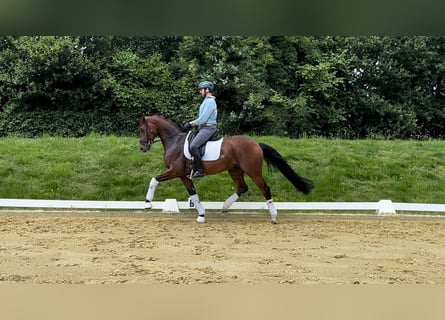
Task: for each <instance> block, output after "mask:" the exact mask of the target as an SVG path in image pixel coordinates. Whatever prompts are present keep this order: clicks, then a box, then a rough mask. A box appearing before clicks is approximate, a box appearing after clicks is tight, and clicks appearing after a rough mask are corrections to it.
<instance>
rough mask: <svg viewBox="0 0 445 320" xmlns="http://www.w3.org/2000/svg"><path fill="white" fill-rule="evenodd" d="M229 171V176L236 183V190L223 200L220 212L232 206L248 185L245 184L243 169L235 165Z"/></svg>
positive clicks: (224, 211)
mask: <svg viewBox="0 0 445 320" xmlns="http://www.w3.org/2000/svg"><path fill="white" fill-rule="evenodd" d="M228 171H229V174H230V176H231V177H232V180H233V182H234V183H235V185H236V192H235V193H233V194H232V195H231V196H230V197H228V198H227V199H226V201H224V204H223V207H222V212H223V213H226V212H227V211H228V210H229V208H230V207H231V206H232V204H233V203H234V202H235V201H236V200H238V199H239V197H241V195H243V194H244V193H246V192H247V191H248V190H249V187H248V186H247V184H246V181H245V180H244V171H243V170H242V169H241V168H239V167H235V168H232V169H230V170H228Z"/></svg>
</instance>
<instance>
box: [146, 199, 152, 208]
mask: <svg viewBox="0 0 445 320" xmlns="http://www.w3.org/2000/svg"><path fill="white" fill-rule="evenodd" d="M151 207H152V205H151V201H148V200H145V207H144V208H145V209H151Z"/></svg>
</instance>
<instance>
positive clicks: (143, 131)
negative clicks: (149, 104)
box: [139, 115, 157, 152]
mask: <svg viewBox="0 0 445 320" xmlns="http://www.w3.org/2000/svg"><path fill="white" fill-rule="evenodd" d="M139 130H140V132H139V143H140V147H141V151H143V152H147V151H150V148H151V145H152V144H153V142H154V139H155V138H156V136H157V131H156V130H155V128H154V127H152V125H151V124H150V122H149V121H148V117H147V116H145V115H142V117H141V121H140V124H139Z"/></svg>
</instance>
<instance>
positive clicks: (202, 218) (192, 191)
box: [181, 177, 206, 223]
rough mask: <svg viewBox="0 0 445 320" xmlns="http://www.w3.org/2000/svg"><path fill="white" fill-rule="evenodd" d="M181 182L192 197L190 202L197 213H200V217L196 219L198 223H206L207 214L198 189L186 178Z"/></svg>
mask: <svg viewBox="0 0 445 320" xmlns="http://www.w3.org/2000/svg"><path fill="white" fill-rule="evenodd" d="M181 181H182V183H183V184H184V186H185V188H186V189H187V192H188V193H189V195H190V201H191V202H192V203H193V206H194V207H195V209H196V211H198V217H197V218H196V222H199V223H204V222H205V221H206V219H205V214H206V212H205V209H204V207H203V205H202V203H201V201H199V197H198V194H197V193H196V189H195V186H194V185H193V182H192V180H190V179H188V178H186V177H182V178H181Z"/></svg>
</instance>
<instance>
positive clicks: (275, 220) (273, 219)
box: [270, 218, 278, 224]
mask: <svg viewBox="0 0 445 320" xmlns="http://www.w3.org/2000/svg"><path fill="white" fill-rule="evenodd" d="M270 222H271V223H272V224H278V221H277V219H276V218H272V220H271V221H270Z"/></svg>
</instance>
